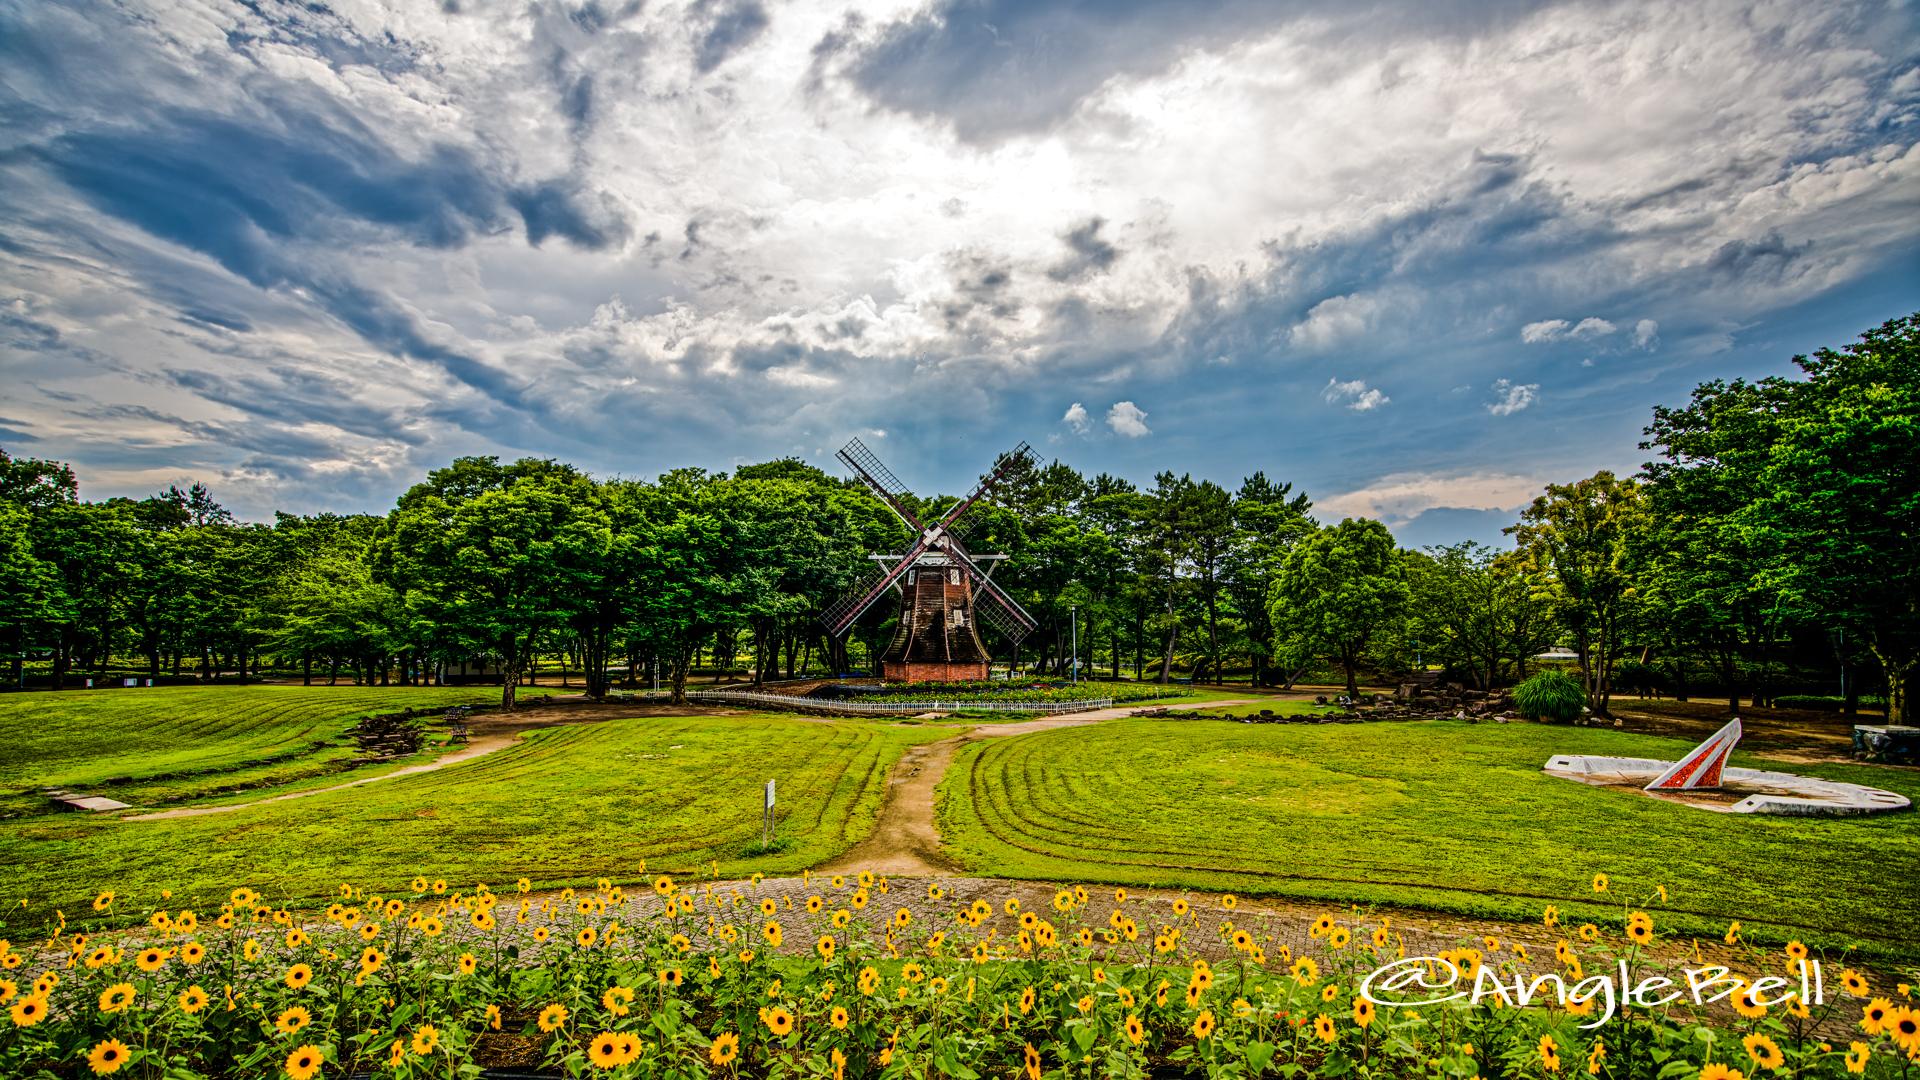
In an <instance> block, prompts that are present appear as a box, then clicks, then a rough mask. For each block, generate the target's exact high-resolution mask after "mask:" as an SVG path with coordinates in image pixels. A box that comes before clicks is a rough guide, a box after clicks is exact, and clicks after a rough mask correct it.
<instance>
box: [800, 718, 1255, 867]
mask: <svg viewBox="0 0 1920 1080" xmlns="http://www.w3.org/2000/svg"><path fill="white" fill-rule="evenodd" d="M1255 704H1259V700H1258V699H1253V700H1248V701H1209V702H1206V703H1205V707H1206V708H1212V707H1214V706H1216V705H1255ZM1140 708H1141V706H1139V705H1128V706H1124V707H1120V708H1113V709H1098V710H1095V711H1093V712H1084V713H1072V714H1070V715H1067V716H1059V717H1051V718H1049V719H1045V720H1025V721H1022V722H1020V723H1017V724H992V725H986V726H982V727H976V728H970V729H968V731H967V732H966V733H965V734H961V735H955V736H954V737H953V738H951V739H942V740H941V741H939V742H936V743H923V744H921V745H919V746H916V747H914V748H913V749H911V750H908V751H907V752H906V753H905V754H903V755H901V757H900V760H899V761H898V762H896V763H895V764H894V766H893V774H892V776H891V777H890V778H889V779H888V782H887V798H886V801H885V802H884V803H882V804H881V806H880V813H879V815H878V816H877V817H875V818H874V821H873V831H871V832H869V833H868V834H867V836H866V839H864V840H862V841H860V842H859V843H857V844H855V845H853V846H852V847H851V848H848V849H847V850H846V851H845V852H843V853H842V854H841V855H840V856H839V857H838V858H836V859H833V860H832V861H830V862H827V863H824V864H822V865H821V866H818V867H816V868H815V869H814V872H815V873H818V874H831V873H838V872H844V871H851V870H872V871H873V872H874V873H876V874H888V875H897V876H903V877H944V876H948V875H951V874H954V873H956V872H957V868H956V867H954V866H953V864H951V863H950V862H948V861H947V859H946V857H945V856H943V855H941V854H940V831H939V830H938V829H937V828H935V827H934V823H933V790H934V788H935V787H937V786H939V784H940V780H941V778H943V777H945V776H946V775H947V766H948V765H951V764H953V755H954V751H956V750H958V749H960V748H961V747H962V746H965V745H966V744H968V743H970V742H975V741H977V740H980V739H1006V738H1011V737H1013V736H1015V735H1028V734H1031V733H1033V732H1036V731H1051V730H1053V729H1054V728H1067V727H1084V726H1086V725H1088V724H1098V723H1100V722H1101V721H1103V720H1117V719H1119V718H1121V717H1123V716H1126V715H1128V714H1129V713H1132V712H1135V711H1137V710H1138V709H1140Z"/></svg>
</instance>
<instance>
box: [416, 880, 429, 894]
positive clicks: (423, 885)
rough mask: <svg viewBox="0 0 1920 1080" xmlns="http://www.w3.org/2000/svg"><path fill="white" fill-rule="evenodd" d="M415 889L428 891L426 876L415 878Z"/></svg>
mask: <svg viewBox="0 0 1920 1080" xmlns="http://www.w3.org/2000/svg"><path fill="white" fill-rule="evenodd" d="M413 891H414V892H426V891H427V879H426V878H423V877H417V878H414V879H413Z"/></svg>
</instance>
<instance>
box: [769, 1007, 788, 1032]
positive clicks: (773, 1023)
mask: <svg viewBox="0 0 1920 1080" xmlns="http://www.w3.org/2000/svg"><path fill="white" fill-rule="evenodd" d="M767 1030H768V1031H771V1032H773V1034H774V1037H776V1038H778V1037H780V1036H783V1035H786V1034H787V1033H788V1032H790V1031H792V1030H793V1014H792V1013H790V1012H788V1011H787V1010H786V1009H784V1008H782V1007H780V1006H778V1005H775V1006H774V1007H773V1008H771V1009H768V1010H767Z"/></svg>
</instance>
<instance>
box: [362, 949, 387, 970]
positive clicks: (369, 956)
mask: <svg viewBox="0 0 1920 1080" xmlns="http://www.w3.org/2000/svg"><path fill="white" fill-rule="evenodd" d="M386 962H387V955H386V954H385V953H383V952H381V951H380V950H379V949H376V948H374V947H373V946H371V945H369V946H367V947H366V948H364V949H362V950H360V970H361V971H364V972H366V973H367V974H369V975H371V974H373V973H374V972H376V971H379V970H380V966H381V965H382V964H385V963H386Z"/></svg>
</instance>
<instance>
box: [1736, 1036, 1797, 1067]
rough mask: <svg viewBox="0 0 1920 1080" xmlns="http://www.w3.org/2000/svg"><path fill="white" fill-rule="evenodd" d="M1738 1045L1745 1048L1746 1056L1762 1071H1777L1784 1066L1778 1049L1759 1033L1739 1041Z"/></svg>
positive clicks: (1771, 1041) (1784, 1062) (1784, 1060)
mask: <svg viewBox="0 0 1920 1080" xmlns="http://www.w3.org/2000/svg"><path fill="white" fill-rule="evenodd" d="M1740 1045H1741V1046H1743V1047H1745V1048H1746V1050H1747V1056H1748V1057H1750V1058H1752V1059H1753V1063H1754V1064H1755V1065H1758V1066H1760V1067H1761V1068H1763V1069H1777V1068H1779V1067H1780V1066H1782V1065H1784V1064H1786V1058H1784V1057H1782V1056H1781V1054H1780V1047H1778V1046H1777V1045H1775V1044H1774V1041H1773V1040H1772V1039H1770V1038H1768V1037H1766V1036H1765V1035H1762V1034H1760V1033H1759V1032H1755V1033H1753V1034H1751V1035H1748V1036H1747V1037H1746V1038H1744V1039H1741V1040H1740Z"/></svg>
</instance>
